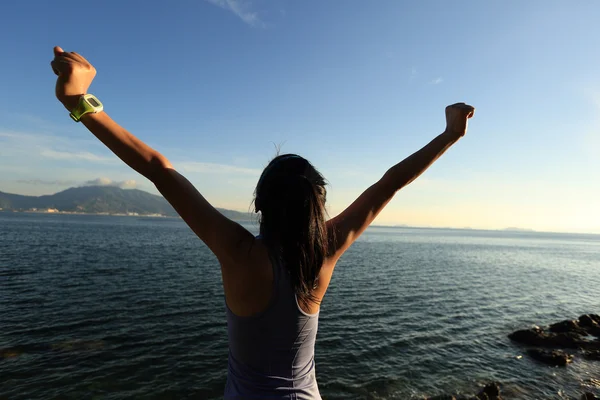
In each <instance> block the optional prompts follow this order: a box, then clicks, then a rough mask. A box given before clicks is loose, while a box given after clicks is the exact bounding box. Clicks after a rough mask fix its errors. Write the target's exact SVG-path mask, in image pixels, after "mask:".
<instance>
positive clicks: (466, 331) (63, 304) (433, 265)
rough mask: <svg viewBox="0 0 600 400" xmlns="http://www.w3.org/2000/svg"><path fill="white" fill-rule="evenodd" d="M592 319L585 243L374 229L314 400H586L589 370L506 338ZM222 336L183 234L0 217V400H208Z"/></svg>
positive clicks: (596, 256) (341, 298)
mask: <svg viewBox="0 0 600 400" xmlns="http://www.w3.org/2000/svg"><path fill="white" fill-rule="evenodd" d="M250 228H251V229H254V228H252V227H250ZM590 312H595V313H600V236H593V235H567V234H541V233H512V232H491V231H490V232H488V231H469V230H435V229H408V228H377V227H372V228H369V229H368V230H367V232H366V233H365V234H364V235H363V236H362V237H361V238H360V239H359V241H357V242H356V243H355V244H354V246H353V247H352V248H351V249H350V250H349V251H348V252H347V253H346V254H345V255H344V257H343V258H342V259H341V260H340V262H339V264H338V266H337V267H336V271H335V273H334V277H333V280H332V283H331V286H330V289H329V292H328V294H327V296H326V298H325V301H324V303H323V305H322V308H321V317H320V318H321V319H320V326H319V334H318V337H317V345H316V368H317V380H318V381H319V386H320V390H321V393H322V395H323V398H325V399H413V398H414V399H416V398H422V397H419V396H423V395H435V394H440V393H448V392H455V393H456V392H462V393H465V392H466V393H470V392H475V391H476V390H477V388H478V386H479V385H481V384H483V383H485V382H487V381H490V380H497V381H499V382H501V384H502V389H503V392H504V394H505V397H506V398H507V399H561V398H579V397H577V396H579V395H580V394H581V393H582V392H583V391H590V392H593V393H595V394H597V395H600V362H595V363H594V362H586V361H584V360H581V359H579V358H577V359H576V360H575V362H574V363H573V364H572V365H569V366H568V367H566V368H553V367H548V366H545V365H542V364H539V363H537V362H534V361H532V360H530V359H529V358H528V357H527V356H526V355H524V356H523V357H522V358H518V356H519V355H521V354H524V353H523V348H521V347H519V346H517V345H514V344H513V343H511V342H510V341H509V340H508V338H507V334H509V333H510V332H512V331H514V330H516V329H521V328H526V327H529V326H531V325H533V324H540V325H542V324H548V323H551V322H555V321H558V320H562V319H567V318H576V317H577V316H579V315H580V314H583V313H590ZM226 334H227V331H226V320H225V303H224V297H223V293H222V287H221V276H220V271H219V265H218V263H217V261H216V258H215V257H214V256H213V255H212V254H211V253H210V252H209V251H208V249H207V248H206V246H205V245H204V244H203V243H202V242H200V241H199V240H198V239H197V238H196V237H195V236H194V234H193V233H192V232H191V231H190V230H189V229H188V228H187V227H186V226H185V225H184V223H183V222H182V221H181V220H178V219H166V218H164V219H163V218H137V217H108V216H81V215H44V214H13V213H6V212H4V213H2V212H0V354H2V357H0V398H1V399H129V398H140V399H218V398H220V397H222V393H223V388H224V384H225V376H226V368H227V335H226Z"/></svg>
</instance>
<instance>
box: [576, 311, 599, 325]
mask: <svg viewBox="0 0 600 400" xmlns="http://www.w3.org/2000/svg"><path fill="white" fill-rule="evenodd" d="M594 322H595V323H596V324H599V325H600V315H597V314H583V315H581V316H580V317H579V325H581V326H591V325H592V324H593V323H594Z"/></svg>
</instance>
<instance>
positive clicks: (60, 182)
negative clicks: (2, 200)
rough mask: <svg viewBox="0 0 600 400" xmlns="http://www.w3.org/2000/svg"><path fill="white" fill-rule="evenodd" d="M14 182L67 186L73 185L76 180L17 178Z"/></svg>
mask: <svg viewBox="0 0 600 400" xmlns="http://www.w3.org/2000/svg"><path fill="white" fill-rule="evenodd" d="M15 182H17V183H24V184H26V185H57V186H67V185H74V184H75V183H76V182H75V181H71V180H60V179H59V180H48V179H18V180H16V181H15Z"/></svg>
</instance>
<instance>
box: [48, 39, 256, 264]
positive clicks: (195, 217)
mask: <svg viewBox="0 0 600 400" xmlns="http://www.w3.org/2000/svg"><path fill="white" fill-rule="evenodd" d="M54 56H55V57H54V60H53V61H52V63H51V65H52V69H53V70H54V72H55V73H56V74H57V75H58V78H57V81H56V97H57V98H58V99H59V100H60V101H61V102H62V103H63V104H64V106H65V107H66V108H67V109H68V110H69V111H72V110H73V109H74V108H75V107H76V106H77V103H78V101H79V98H80V97H81V96H82V95H84V94H86V93H87V90H88V88H89V86H90V84H91V83H92V81H93V79H94V77H95V75H96V70H95V69H94V67H93V66H92V65H91V64H90V63H89V62H88V61H87V60H86V59H85V58H83V57H82V56H80V55H79V54H77V53H68V52H64V51H63V50H62V49H61V48H60V47H55V48H54ZM81 122H82V123H83V124H84V125H85V126H86V127H87V128H88V129H89V130H90V132H92V133H93V134H94V135H95V136H96V137H97V138H98V139H99V140H100V141H101V142H102V143H104V144H105V145H106V146H107V147H108V148H109V149H110V150H111V151H112V152H113V153H115V154H116V155H117V156H118V157H119V158H120V159H121V160H123V161H124V162H125V163H126V164H127V165H129V166H130V167H131V168H133V169H134V170H136V171H137V172H139V173H140V174H142V175H143V176H145V177H146V178H148V179H149V180H150V181H152V183H154V185H155V186H156V188H157V189H158V190H159V191H160V192H161V193H162V195H163V196H164V197H165V199H167V201H168V202H169V203H171V205H172V206H173V208H175V210H176V211H177V213H178V214H179V215H180V216H181V217H182V218H183V220H184V221H185V222H186V223H187V224H188V225H189V227H190V228H191V229H192V230H193V231H194V232H195V233H196V235H197V236H198V237H199V238H200V239H201V240H202V241H203V242H204V243H206V245H207V246H208V247H209V248H210V249H211V251H212V252H213V253H214V254H215V255H216V256H217V258H218V259H219V261H220V262H221V265H222V266H223V265H228V266H235V265H240V266H243V265H244V264H245V261H246V260H245V259H244V257H245V256H246V255H247V254H248V253H249V250H250V248H251V247H252V244H253V242H254V236H253V235H252V234H251V233H250V232H248V231H247V230H246V229H245V228H244V227H242V226H241V225H239V224H238V223H236V222H234V221H231V220H230V219H228V218H227V217H225V216H224V215H223V214H221V213H220V212H219V211H218V210H217V209H215V208H214V207H213V206H212V205H211V204H210V203H209V202H208V201H207V200H206V199H205V198H204V197H203V196H202V195H201V194H200V193H199V192H198V190H196V188H195V187H194V186H193V185H192V184H191V183H190V182H189V181H188V180H187V179H186V178H185V177H184V176H183V175H181V174H179V173H178V172H177V171H176V170H175V169H174V168H173V166H172V165H171V163H170V162H169V161H168V160H167V159H166V157H164V156H163V155H162V154H160V153H159V152H158V151H156V150H154V149H153V148H151V147H150V146H148V145H147V144H145V143H144V142H142V141H141V140H140V139H138V138H137V137H135V136H134V135H132V134H131V133H129V132H128V131H127V130H125V129H124V128H123V127H121V126H120V125H119V124H118V123H116V122H115V121H113V120H112V119H111V118H110V117H109V116H108V114H107V113H106V112H104V111H101V112H99V113H95V114H92V113H89V114H85V115H83V116H82V117H81ZM223 272H224V273H226V271H223ZM231 272H233V271H231Z"/></svg>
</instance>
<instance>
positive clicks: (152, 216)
mask: <svg viewBox="0 0 600 400" xmlns="http://www.w3.org/2000/svg"><path fill="white" fill-rule="evenodd" d="M0 212H5V213H18V214H48V215H51V214H60V215H102V216H109V217H151V218H181V217H180V216H170V215H162V214H138V213H127V214H122V213H86V212H79V211H47V210H24V211H21V210H4V209H0Z"/></svg>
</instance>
